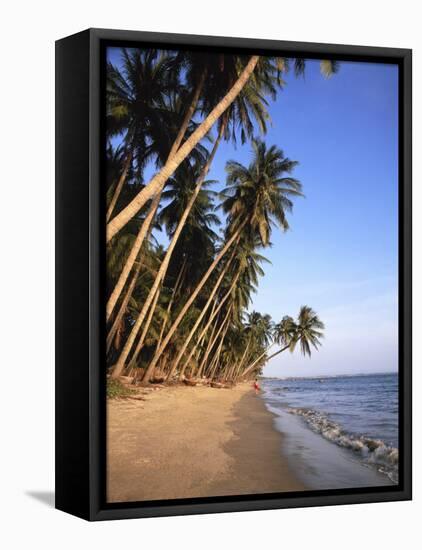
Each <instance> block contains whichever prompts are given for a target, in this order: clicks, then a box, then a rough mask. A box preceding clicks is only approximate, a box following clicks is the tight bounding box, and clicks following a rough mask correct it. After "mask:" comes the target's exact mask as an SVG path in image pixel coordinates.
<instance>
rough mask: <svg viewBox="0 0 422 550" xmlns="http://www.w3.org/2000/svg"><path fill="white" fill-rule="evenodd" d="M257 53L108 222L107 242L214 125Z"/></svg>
mask: <svg viewBox="0 0 422 550" xmlns="http://www.w3.org/2000/svg"><path fill="white" fill-rule="evenodd" d="M258 60H259V56H252V57H251V58H250V59H249V61H248V63H247V64H246V66H245V67H244V69H243V71H242V72H241V74H240V75H239V77H238V79H237V80H236V82H235V83H234V84H233V86H232V88H231V89H230V90H229V91H228V92H227V94H226V95H225V97H224V98H223V99H222V100H221V101H220V102H219V103H218V105H216V106H215V107H214V109H213V110H212V111H211V113H210V114H209V115H208V116H207V118H206V119H205V120H204V121H203V122H202V124H201V125H200V126H199V127H198V128H197V129H196V130H195V131H194V132H193V134H192V135H191V136H190V137H189V138H188V139H187V140H186V141H185V142H184V144H183V145H182V146H181V147H180V148H179V149H178V151H177V152H176V153H175V154H174V155H173V156H172V157H171V158H169V159H168V161H167V162H166V164H165V166H164V167H163V168H162V169H161V170H160V172H159V173H158V174H156V175H155V176H154V177H153V178H152V179H151V180H150V181H149V182H148V183H147V185H146V186H145V187H144V189H143V190H142V191H140V192H139V193H138V195H137V196H136V197H135V199H134V200H132V201H131V203H130V204H128V205H127V206H126V208H124V209H123V210H122V211H121V212H120V213H119V214H118V215H117V216H115V217H114V218H113V219H112V220H111V221H109V222H108V224H107V241H109V240H111V239H112V238H113V236H114V235H115V234H116V233H117V232H118V231H120V229H122V227H124V226H125V225H126V223H127V222H128V221H129V220H130V219H131V218H132V217H133V216H135V215H136V213H137V212H139V210H140V209H141V208H142V206H143V205H144V204H145V203H146V202H147V201H148V200H149V199H151V198H152V197H154V196H155V195H157V194H158V193H159V192H160V191H161V189H162V188H163V187H164V184H165V183H166V181H167V180H168V178H169V177H170V176H171V175H172V174H173V173H174V172H175V170H176V169H177V167H178V166H179V165H180V164H181V163H182V162H183V160H184V159H185V158H186V157H187V156H188V155H189V154H190V152H191V151H192V150H193V149H194V147H195V146H196V145H197V144H198V143H199V141H200V140H201V139H202V138H203V137H204V136H205V135H206V134H207V133H208V132H209V131H210V130H211V128H212V127H213V126H214V124H215V123H216V122H217V120H218V119H219V117H220V116H221V115H222V114H223V113H224V111H225V110H226V109H227V108H228V107H229V106H230V105H231V104H232V103H233V101H234V100H235V99H236V97H237V96H238V95H239V93H240V92H241V90H242V88H243V87H244V86H245V84H246V82H247V81H248V79H249V77H250V76H251V74H252V72H253V70H254V69H255V66H256V64H257V63H258Z"/></svg>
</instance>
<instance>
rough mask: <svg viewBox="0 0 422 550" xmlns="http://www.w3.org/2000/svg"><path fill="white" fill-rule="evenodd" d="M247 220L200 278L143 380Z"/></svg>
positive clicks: (150, 371) (146, 380)
mask: <svg viewBox="0 0 422 550" xmlns="http://www.w3.org/2000/svg"><path fill="white" fill-rule="evenodd" d="M246 221H247V220H244V221H243V222H242V223H241V224H240V226H239V227H238V229H237V230H236V231H235V232H234V233H233V235H232V236H231V237H230V239H229V240H228V241H227V243H226V244H225V245H224V247H223V248H222V249H221V250H220V252H219V253H218V254H217V256H216V257H215V259H214V261H213V262H212V264H211V265H210V267H209V268H208V270H207V272H206V273H205V275H204V276H203V277H202V279H201V280H200V282H199V283H198V284H197V286H196V288H195V290H194V291H193V293H192V294H191V295H190V297H189V299H188V301H187V302H186V303H185V305H184V306H183V308H182V309H181V311H180V312H179V315H178V316H177V318H176V319H175V321H174V322H173V325H172V326H171V327H170V329H169V331H168V333H167V335H166V337H165V338H164V340H163V342H162V343H161V346H160V347H159V348H158V349H157V350H156V352H155V355H154V357H153V359H152V361H151V363H150V365H149V367H148V369H147V371H146V372H145V375H144V378H143V381H144V382H145V383H147V382H148V381H149V379H150V377H151V373H152V372H153V371H154V369H155V366H156V364H157V361H158V360H159V359H160V357H161V354H162V353H163V351H164V350H165V348H166V346H167V344H168V343H169V342H170V339H171V338H172V336H173V334H174V333H175V332H176V330H177V328H178V327H179V325H180V323H181V322H182V320H183V318H184V316H185V314H186V312H187V311H188V309H189V308H190V306H191V305H192V304H193V302H194V301H195V299H196V297H197V296H198V294H199V293H200V291H201V290H202V287H203V286H204V285H205V283H206V282H207V280H208V278H209V277H210V275H211V273H212V272H213V271H214V269H215V268H216V267H217V265H218V264H219V262H220V260H221V259H222V258H223V256H224V255H225V254H226V252H227V251H228V250H229V249H230V247H231V245H232V244H233V243H234V242H235V241H237V240H238V239H239V237H240V232H241V231H242V229H243V228H244V226H245V224H246Z"/></svg>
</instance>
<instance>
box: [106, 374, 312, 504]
mask: <svg viewBox="0 0 422 550" xmlns="http://www.w3.org/2000/svg"><path fill="white" fill-rule="evenodd" d="M143 397H144V399H145V400H144V401H139V400H134V399H127V400H109V401H108V404H107V416H108V418H107V425H108V427H107V500H108V502H130V501H143V500H159V499H174V498H194V497H206V496H228V495H242V494H259V493H270V492H285V491H297V490H302V489H304V486H303V485H302V484H301V482H300V481H298V480H297V478H296V477H295V476H294V474H293V473H292V472H291V470H290V469H289V467H288V465H287V460H286V459H285V457H283V454H282V451H283V440H282V434H280V433H279V432H278V431H277V430H276V429H275V428H274V422H273V415H272V414H271V413H270V412H268V411H267V409H266V407H265V405H264V402H263V400H262V399H261V398H260V397H257V396H255V395H254V393H253V390H252V389H251V386H250V385H249V384H246V385H245V384H243V385H239V386H237V387H235V388H233V389H215V388H209V387H194V388H192V387H185V386H183V387H170V388H160V389H157V390H155V391H153V390H150V391H149V392H148V393H145V394H144V395H143Z"/></svg>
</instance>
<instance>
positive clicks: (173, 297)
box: [157, 257, 187, 347]
mask: <svg viewBox="0 0 422 550" xmlns="http://www.w3.org/2000/svg"><path fill="white" fill-rule="evenodd" d="M186 261H187V257H185V259H184V260H183V263H182V267H181V268H180V270H179V274H178V276H177V279H176V282H175V284H174V288H173V292H172V294H171V298H170V301H169V303H168V306H167V309H166V313H165V316H164V320H163V324H162V325H161V330H160V335H159V337H158V342H157V347H158V346H159V345H160V344H161V340H162V339H163V335H164V330H165V328H166V325H167V321H168V318H169V316H170V312H171V308H172V307H173V302H174V299H175V297H176V294H177V291H178V290H179V286H180V285H181V282H182V277H183V274H184V271H185V267H186Z"/></svg>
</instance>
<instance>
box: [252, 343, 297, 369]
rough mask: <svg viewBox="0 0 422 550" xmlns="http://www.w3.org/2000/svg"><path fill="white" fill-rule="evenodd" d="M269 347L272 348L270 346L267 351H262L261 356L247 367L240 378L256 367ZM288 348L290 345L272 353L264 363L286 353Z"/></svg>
mask: <svg viewBox="0 0 422 550" xmlns="http://www.w3.org/2000/svg"><path fill="white" fill-rule="evenodd" d="M271 347H272V346H270V347H269V348H268V349H266V350H265V351H264V353H261V355H260V356H259V357H258V358H257V359H255V361H254V362H253V363H252V364H251V365H249V367H247V368H246V369H245V371H244V372H243V374H242V376H246V375H247V374H248V373H249V372H251V371H252V370H253V369H254V367H255V366H256V365H257V363H258V362H259V361H260V360H261V359H262V358H263V357H264V355H265V354H266V353H268V350H269V349H270V348H271ZM289 347H290V344H288V345H287V346H285V347H284V348H281V349H279V350H278V351H276V352H275V353H273V354H272V355H270V356H269V357H268V358H267V360H266V363H268V361H269V360H270V359H272V358H273V357H275V356H276V355H278V354H279V353H282V352H283V351H286V349H289Z"/></svg>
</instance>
